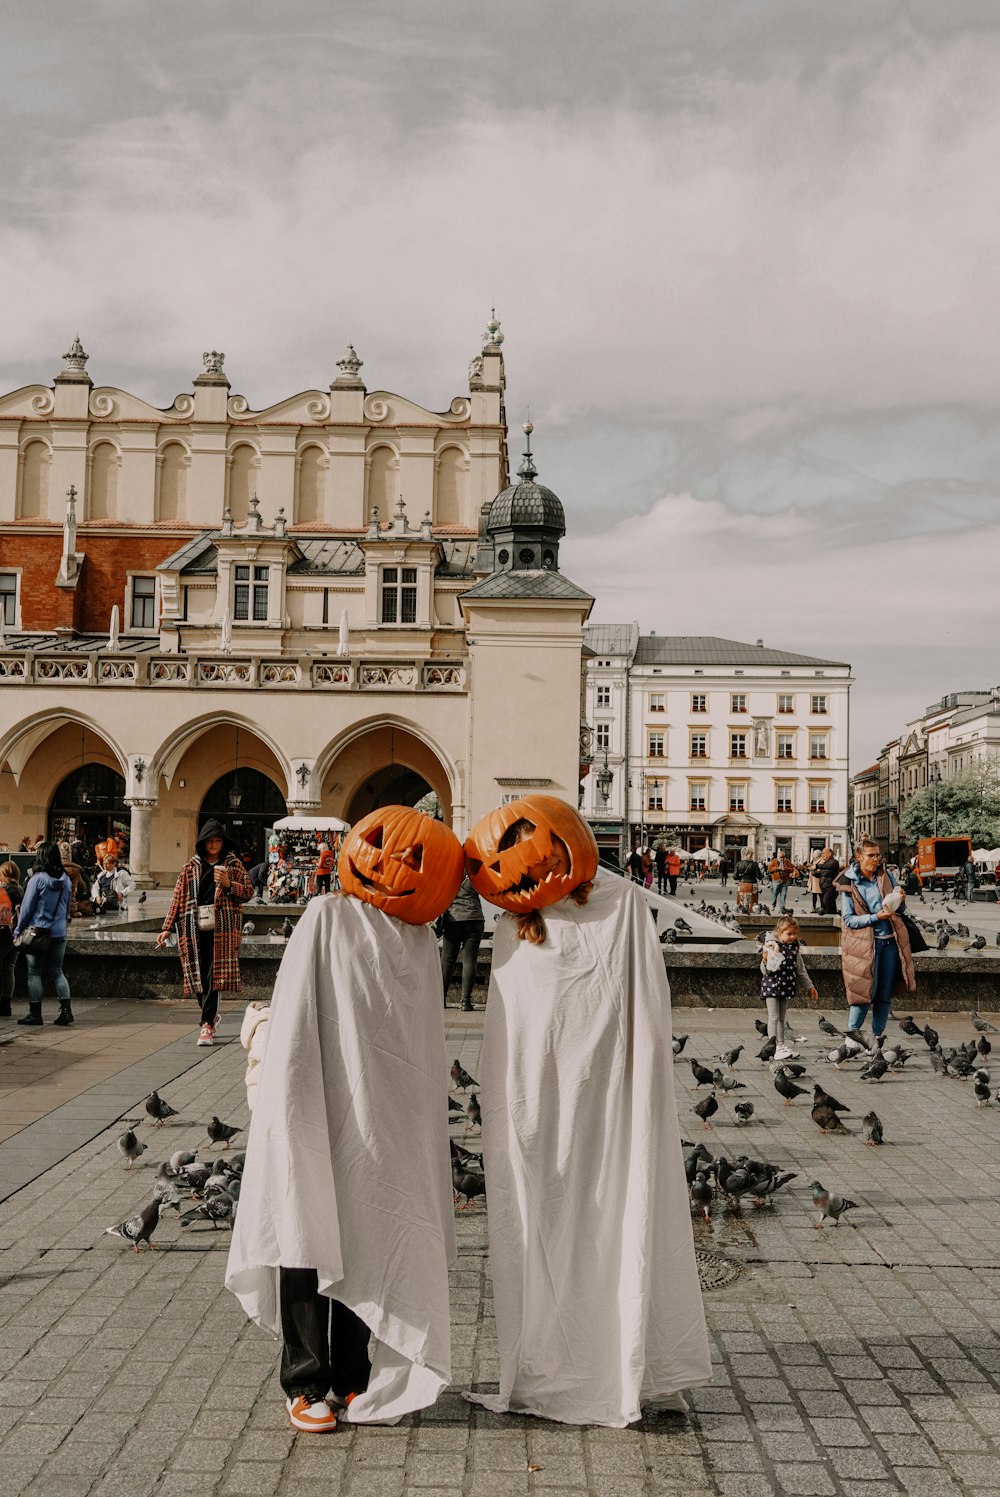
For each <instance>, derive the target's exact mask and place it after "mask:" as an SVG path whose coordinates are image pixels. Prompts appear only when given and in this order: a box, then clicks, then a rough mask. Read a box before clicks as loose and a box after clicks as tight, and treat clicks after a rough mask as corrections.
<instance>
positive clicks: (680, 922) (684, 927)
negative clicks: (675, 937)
mask: <svg viewBox="0 0 1000 1497" xmlns="http://www.w3.org/2000/svg"><path fill="white" fill-rule="evenodd" d="M674 930H679V931H682V932H683V934H684V935H686V936H689V935H691V927H690V925H688V923H687V921H686V920H685V919H684V916H683V915H678V916H677V919H676V920H675V921H674Z"/></svg>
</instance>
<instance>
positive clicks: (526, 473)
mask: <svg viewBox="0 0 1000 1497" xmlns="http://www.w3.org/2000/svg"><path fill="white" fill-rule="evenodd" d="M534 429H535V428H534V426H533V425H532V423H531V422H530V421H526V422H525V423H524V425H523V426H522V427H521V430H522V431H523V432H524V456H523V458H522V459H521V466H520V467H519V468H518V470H517V476H518V478H523V479H525V481H526V482H528V483H531V481H532V479H535V478H537V477H538V469H537V468H536V467H535V459H534V457H533V456H532V452H531V433H532V432H533V431H534Z"/></svg>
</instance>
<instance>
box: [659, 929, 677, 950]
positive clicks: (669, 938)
mask: <svg viewBox="0 0 1000 1497" xmlns="http://www.w3.org/2000/svg"><path fill="white" fill-rule="evenodd" d="M660 945H661V946H676V945H677V932H676V931H675V930H673V929H671V927H670V926H668V927H667V929H666V930H665V931H663V932H662V934H661V935H660Z"/></svg>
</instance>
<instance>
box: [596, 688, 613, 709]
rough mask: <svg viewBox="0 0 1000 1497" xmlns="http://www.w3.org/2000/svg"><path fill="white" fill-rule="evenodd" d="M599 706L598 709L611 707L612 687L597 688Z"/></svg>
mask: <svg viewBox="0 0 1000 1497" xmlns="http://www.w3.org/2000/svg"><path fill="white" fill-rule="evenodd" d="M597 705H598V707H610V706H611V687H610V686H599V687H598V688H597Z"/></svg>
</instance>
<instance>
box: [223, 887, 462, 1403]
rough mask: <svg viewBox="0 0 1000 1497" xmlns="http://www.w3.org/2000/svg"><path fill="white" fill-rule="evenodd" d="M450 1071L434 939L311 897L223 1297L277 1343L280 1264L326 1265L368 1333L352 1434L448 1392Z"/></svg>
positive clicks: (272, 1050)
mask: <svg viewBox="0 0 1000 1497" xmlns="http://www.w3.org/2000/svg"><path fill="white" fill-rule="evenodd" d="M447 1074H448V1073H447V1061H446V1058H445V1048H444V1006H443V1003H442V997H441V963H440V958H439V956H438V951H437V944H436V942H435V939H434V935H433V932H432V931H431V930H430V928H429V927H428V926H412V925H406V924H404V923H403V921H401V920H396V919H394V918H393V917H392V916H390V915H386V914H385V913H384V912H383V911H381V910H377V909H374V908H373V907H372V906H371V905H367V904H363V903H362V902H361V901H360V900H357V899H352V898H349V897H346V896H342V895H334V896H327V897H325V898H319V899H314V900H312V901H311V902H310V904H309V906H308V908H307V910H306V912H305V914H304V915H303V916H302V918H301V920H300V921H299V922H298V925H297V926H296V928H295V931H294V933H293V935H292V937H291V939H290V940H289V943H288V947H287V949H286V951H285V954H284V957H283V959H282V963H281V968H280V970H279V972H278V978H277V982H276V983H275V988H274V997H273V1000H272V1004H271V1013H270V1018H269V1020H268V1037H267V1049H266V1051H265V1054H264V1060H263V1063H262V1065H261V1067H260V1080H259V1081H258V1084H257V1098H256V1102H255V1105H254V1110H253V1115H252V1118H251V1123H250V1132H249V1136H248V1140H247V1157H246V1165H245V1168H244V1172H243V1180H242V1185H241V1191H240V1204H239V1210H238V1212H237V1217H236V1225H235V1229H234V1233H233V1242H232V1247H231V1249H230V1253H229V1263H228V1267H227V1271H226V1285H227V1287H228V1288H229V1289H231V1290H232V1291H233V1293H234V1294H235V1295H236V1296H237V1297H238V1299H239V1300H240V1302H241V1303H242V1305H243V1308H244V1309H245V1310H246V1312H247V1314H248V1315H249V1316H250V1317H251V1318H252V1319H253V1320H255V1321H256V1322H257V1323H258V1325H261V1326H263V1327H265V1328H266V1329H268V1330H271V1331H273V1332H274V1333H275V1334H280V1330H281V1325H280V1312H279V1307H278V1292H277V1290H278V1275H277V1270H278V1265H279V1264H283V1265H284V1266H285V1267H287V1268H315V1269H316V1270H317V1273H318V1276H319V1287H320V1290H321V1291H322V1292H323V1293H324V1294H329V1295H330V1296H331V1297H332V1298H334V1299H337V1300H340V1301H341V1302H342V1303H343V1304H345V1305H347V1306H348V1307H349V1308H350V1309H351V1310H353V1311H354V1312H355V1314H357V1315H359V1316H360V1317H361V1319H362V1320H364V1321H365V1322H366V1324H367V1325H368V1326H369V1328H370V1329H371V1332H372V1334H373V1336H374V1337H375V1338H376V1339H375V1342H374V1343H373V1346H372V1352H371V1355H372V1374H371V1380H370V1382H369V1385H368V1391H367V1392H366V1393H363V1394H360V1395H359V1396H358V1397H357V1398H356V1399H354V1400H353V1401H352V1403H351V1405H350V1410H349V1413H348V1415H347V1417H348V1418H349V1419H350V1421H351V1422H352V1423H353V1422H357V1423H366V1422H374V1421H378V1422H395V1420H397V1419H399V1418H401V1417H402V1416H403V1415H404V1414H407V1413H411V1412H413V1411H414V1410H416V1409H421V1408H426V1407H427V1406H428V1405H429V1404H432V1403H433V1402H434V1400H435V1399H436V1398H437V1396H438V1393H439V1392H440V1391H441V1389H442V1388H443V1387H445V1386H446V1385H447V1383H448V1382H449V1381H450V1377H451V1346H450V1328H449V1317H448V1266H449V1263H450V1262H451V1261H452V1260H453V1259H454V1256H455V1223H454V1206H453V1203H452V1186H451V1166H450V1159H449V1149H448V1121H447V1110H448V1109H447V1105H446V1102H447Z"/></svg>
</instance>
